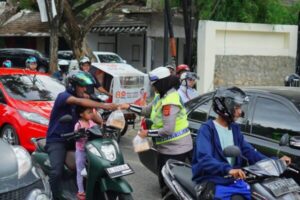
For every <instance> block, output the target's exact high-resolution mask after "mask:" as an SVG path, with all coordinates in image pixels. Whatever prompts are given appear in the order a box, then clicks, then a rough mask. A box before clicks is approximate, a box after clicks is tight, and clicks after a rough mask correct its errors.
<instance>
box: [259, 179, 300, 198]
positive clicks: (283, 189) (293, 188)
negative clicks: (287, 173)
mask: <svg viewBox="0 0 300 200" xmlns="http://www.w3.org/2000/svg"><path fill="white" fill-rule="evenodd" d="M263 185H264V186H265V187H266V188H268V189H269V190H270V191H271V192H272V194H273V195H274V196H275V197H279V196H281V195H284V194H287V193H291V192H298V191H300V186H299V185H298V184H297V183H296V182H295V180H294V179H292V178H288V179H277V180H274V181H271V182H268V183H263Z"/></svg>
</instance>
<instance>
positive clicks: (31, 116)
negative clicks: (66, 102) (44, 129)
mask: <svg viewBox="0 0 300 200" xmlns="http://www.w3.org/2000/svg"><path fill="white" fill-rule="evenodd" d="M19 113H20V115H21V116H22V117H24V118H25V119H27V120H28V121H32V122H35V123H38V124H42V125H46V126H47V125H48V124H49V120H48V119H47V118H45V117H43V116H41V115H39V114H37V113H32V112H26V111H22V110H19Z"/></svg>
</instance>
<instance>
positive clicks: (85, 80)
mask: <svg viewBox="0 0 300 200" xmlns="http://www.w3.org/2000/svg"><path fill="white" fill-rule="evenodd" d="M93 84H95V81H94V78H93V77H92V75H91V74H90V73H88V72H84V71H77V70H76V71H72V72H71V73H70V74H69V75H68V77H67V79H66V88H67V91H68V92H70V93H72V94H73V93H74V92H75V88H76V86H81V87H86V86H89V85H93Z"/></svg>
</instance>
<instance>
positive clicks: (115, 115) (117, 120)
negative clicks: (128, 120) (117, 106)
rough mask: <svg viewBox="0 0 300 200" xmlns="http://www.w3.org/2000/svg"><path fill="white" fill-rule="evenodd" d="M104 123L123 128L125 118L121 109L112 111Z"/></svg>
mask: <svg viewBox="0 0 300 200" xmlns="http://www.w3.org/2000/svg"><path fill="white" fill-rule="evenodd" d="M106 125H107V126H112V127H115V128H118V129H123V128H124V127H125V118H124V114H123V112H122V111H121V110H116V111H114V112H112V113H111V114H110V115H109V117H108V119H107V121H106Z"/></svg>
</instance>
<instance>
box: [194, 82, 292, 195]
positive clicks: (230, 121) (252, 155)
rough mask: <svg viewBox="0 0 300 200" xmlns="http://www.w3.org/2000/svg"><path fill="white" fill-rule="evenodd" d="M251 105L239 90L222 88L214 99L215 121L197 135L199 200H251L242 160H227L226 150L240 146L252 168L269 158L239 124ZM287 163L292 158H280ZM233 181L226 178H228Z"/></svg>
mask: <svg viewBox="0 0 300 200" xmlns="http://www.w3.org/2000/svg"><path fill="white" fill-rule="evenodd" d="M247 102H248V97H247V96H246V94H245V92H244V91H242V90H241V89H240V88H237V87H230V88H219V89H217V90H216V92H215V94H214V97H213V105H212V107H213V110H214V111H215V113H217V115H218V116H217V118H216V119H215V120H212V119H210V120H208V121H207V122H205V123H204V124H202V125H201V127H200V129H199V130H198V133H197V138H196V145H195V148H194V154H193V160H192V172H193V181H195V182H196V183H197V184H200V187H199V188H201V192H199V193H200V194H201V196H200V197H199V199H205V200H207V199H209V200H212V199H222V200H223V199H224V200H245V199H247V200H250V199H251V191H250V186H249V185H248V184H247V183H246V182H245V181H244V180H243V179H245V178H246V175H245V172H244V171H243V170H242V169H241V168H242V167H243V160H242V157H241V156H239V157H236V158H232V157H225V155H224V153H223V150H224V149H225V148H226V147H228V146H231V145H235V146H237V147H239V149H240V150H241V153H242V155H243V157H245V158H247V159H248V162H249V164H250V165H252V164H254V163H256V162H258V161H260V160H262V159H265V158H267V157H266V156H265V155H263V154H262V153H260V152H258V151H257V150H256V149H254V148H253V147H252V145H251V144H249V143H248V142H247V141H246V140H245V138H244V136H243V134H242V133H241V130H240V126H239V125H238V124H237V123H235V122H236V121H237V120H238V119H239V118H240V117H242V116H243V115H244V114H243V111H242V105H243V104H245V103H247ZM280 159H282V160H284V161H285V162H286V163H287V164H290V163H291V158H289V157H287V156H283V157H282V158H280ZM228 175H229V176H230V178H226V176H228Z"/></svg>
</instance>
